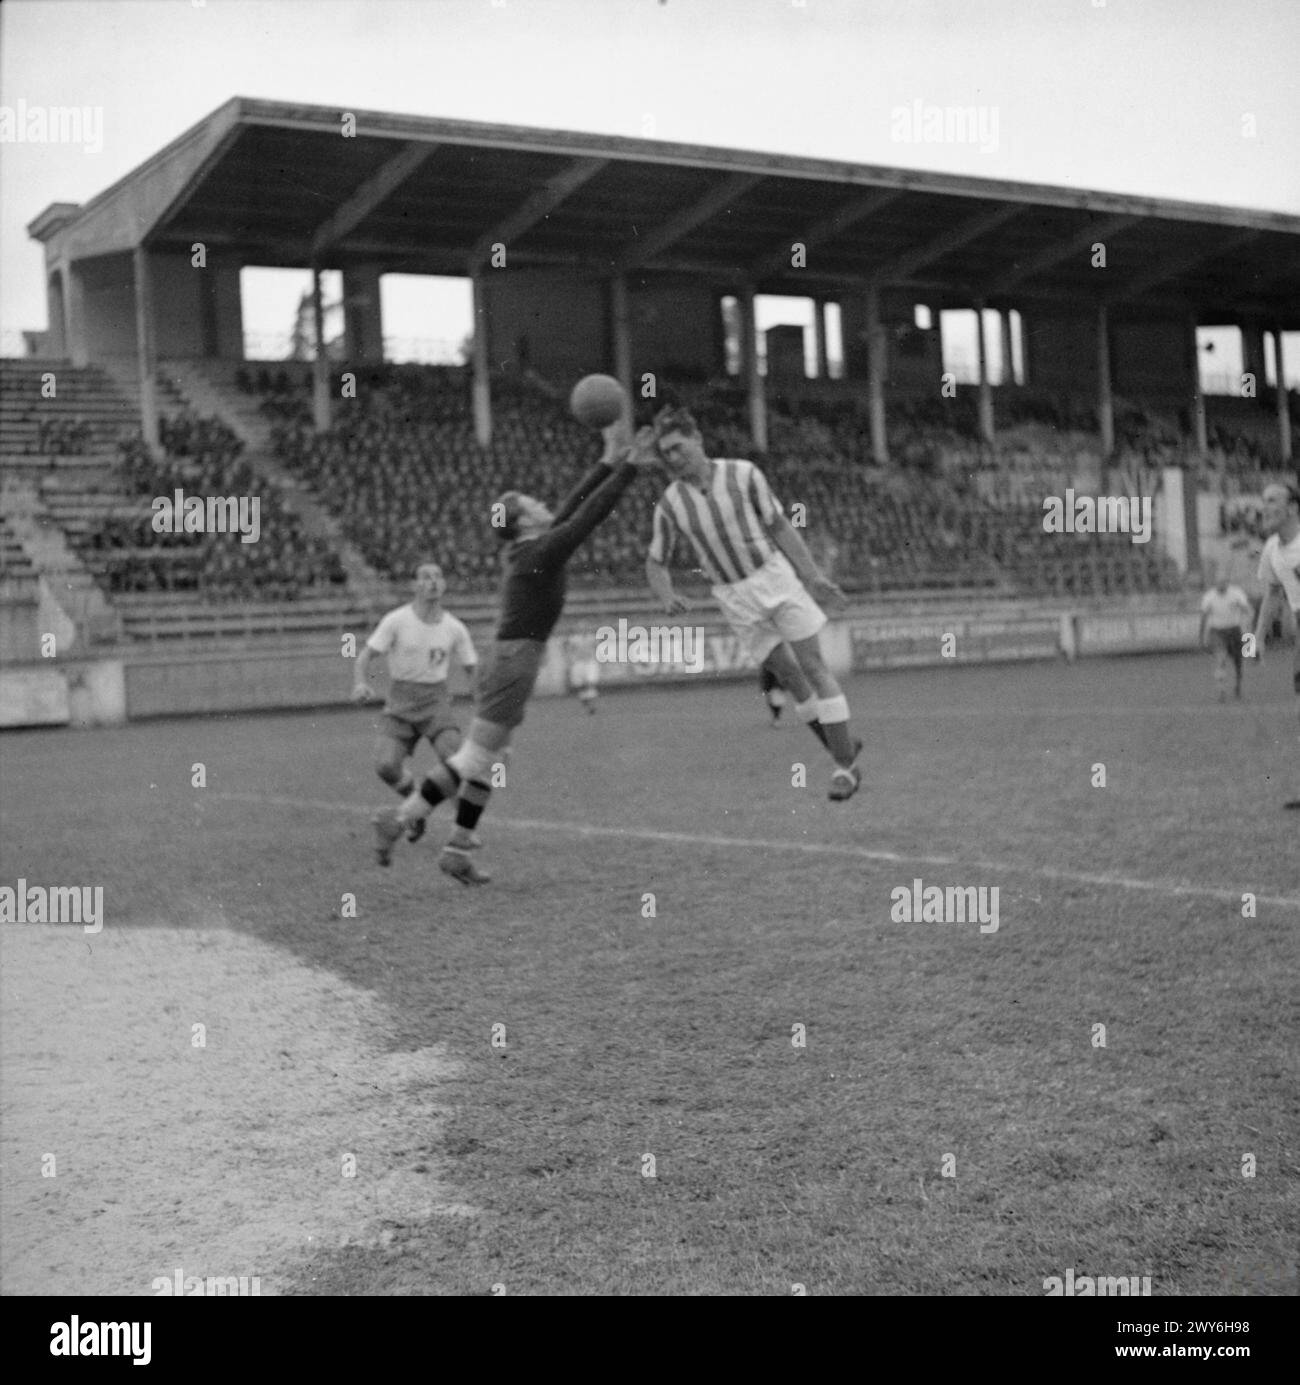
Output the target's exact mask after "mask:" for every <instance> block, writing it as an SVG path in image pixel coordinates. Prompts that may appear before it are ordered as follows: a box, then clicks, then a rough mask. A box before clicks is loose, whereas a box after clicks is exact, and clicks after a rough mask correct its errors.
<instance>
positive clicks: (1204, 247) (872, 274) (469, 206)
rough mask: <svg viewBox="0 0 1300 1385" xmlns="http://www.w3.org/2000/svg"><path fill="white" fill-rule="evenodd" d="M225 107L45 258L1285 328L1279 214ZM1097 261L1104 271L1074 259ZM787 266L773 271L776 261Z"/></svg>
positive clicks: (70, 216)
mask: <svg viewBox="0 0 1300 1385" xmlns="http://www.w3.org/2000/svg"><path fill="white" fill-rule="evenodd" d="M351 114H352V115H353V116H354V118H355V129H356V134H355V137H348V138H345V137H344V135H343V115H344V112H343V110H342V109H340V108H337V107H328V106H304V105H297V104H293V103H287V102H280V101H263V100H252V99H249V98H245V97H234V98H232V99H231V100H229V101H227V102H226V103H225V104H224V105H222V106H221V107H219V108H218V109H217V110H216V111H214V112H213V113H212V114H211V115H209V116H208V117H207V118H206V119H204V120H202V121H200V122H199V123H198V124H197V125H195V126H193V127H192V128H191V129H190V130H188V131H187V132H186V133H185V134H183V135H181V136H180V137H179V138H178V139H176V140H173V141H172V142H171V143H170V144H168V145H167V146H166V147H165V148H163V149H161V150H160V151H159V152H158V153H157V154H155V155H154V156H153V157H152V158H150V159H148V160H147V161H146V162H145V163H143V164H141V165H140V166H139V167H138V168H137V169H135V170H133V171H132V172H131V173H129V174H127V175H126V176H125V177H124V178H122V179H120V180H119V181H118V182H117V183H114V184H113V185H112V186H111V187H109V188H107V189H106V190H105V191H104V192H102V193H100V194H99V195H98V196H97V197H95V198H94V199H93V200H92V201H90V202H89V203H87V204H86V205H85V206H82V207H73V206H72V205H71V204H66V203H55V204H54V205H53V206H51V207H50V208H47V209H46V211H44V212H42V213H41V215H40V216H39V217H37V218H36V219H35V220H33V221H32V222H31V223H30V225H29V226H28V232H29V234H30V235H32V236H33V237H34V238H36V239H38V240H41V241H43V242H46V243H47V247H48V249H49V250H50V251H54V252H56V253H57V254H58V255H59V257H60V258H63V257H66V258H71V259H79V258H82V257H87V256H94V255H103V254H109V253H113V252H119V251H123V250H128V249H132V248H134V247H135V246H137V245H139V244H147V245H148V246H150V247H152V248H158V249H175V250H182V249H183V250H185V251H186V252H187V253H188V251H189V249H190V246H191V245H192V244H193V242H195V241H203V242H204V243H205V244H206V245H207V246H208V247H209V249H210V250H211V249H219V250H224V251H228V252H230V253H232V254H237V255H239V256H240V257H242V258H243V259H244V260H245V262H247V263H254V264H264V265H284V266H305V265H308V264H311V263H313V262H315V263H317V264H319V265H320V266H321V267H322V268H344V267H347V266H350V265H355V264H360V263H378V264H379V265H380V266H381V268H382V269H383V270H384V271H385V272H405V273H426V274H465V273H467V272H468V270H469V267H470V266H471V264H476V263H483V262H484V260H485V258H486V256H487V255H488V254H489V252H490V247H491V246H492V244H493V243H494V242H497V241H500V242H504V243H505V244H506V246H507V249H508V256H509V263H510V264H511V265H514V266H541V267H552V268H555V269H557V270H564V271H568V272H574V271H578V272H582V273H589V274H596V275H607V274H609V273H611V272H614V271H624V272H627V273H629V274H636V275H642V274H649V273H656V272H677V273H684V274H689V275H692V276H698V277H708V278H711V279H712V280H714V281H716V282H717V283H719V284H720V285H728V284H736V283H739V282H743V281H748V282H751V283H753V285H754V286H755V288H756V289H757V290H758V291H759V292H767V293H811V292H826V293H834V292H836V291H844V290H848V289H852V288H854V287H860V286H862V285H864V284H866V283H867V282H870V281H873V280H874V281H875V282H877V283H879V284H881V285H882V286H897V287H904V288H911V289H915V290H917V291H918V292H919V293H923V294H925V296H926V301H929V302H931V303H933V304H935V305H936V306H944V305H947V306H959V305H969V304H970V303H971V302H972V301H973V300H974V299H976V298H982V299H984V300H985V301H986V302H987V303H988V304H989V305H990V306H1012V305H1014V304H1015V303H1017V302H1019V301H1021V300H1028V299H1039V298H1042V299H1059V300H1061V301H1062V302H1066V303H1069V302H1073V303H1075V304H1078V303H1079V302H1080V300H1084V301H1089V300H1094V299H1096V298H1098V297H1105V298H1107V299H1110V300H1111V301H1113V302H1114V303H1115V304H1116V305H1117V307H1122V306H1124V305H1126V304H1132V305H1134V306H1135V307H1137V306H1141V307H1143V308H1148V309H1157V308H1168V309H1171V310H1186V309H1188V308H1191V309H1193V310H1195V312H1196V313H1197V316H1198V318H1199V320H1200V321H1201V322H1203V323H1209V322H1232V321H1239V320H1241V319H1243V318H1246V317H1259V318H1260V319H1261V320H1262V321H1263V323H1264V325H1266V326H1267V325H1280V326H1282V327H1283V328H1285V329H1288V330H1290V329H1296V328H1300V217H1296V216H1289V215H1285V214H1283V213H1277V212H1264V211H1251V210H1244V209H1241V208H1236V207H1220V206H1213V205H1209V204H1201V203H1190V202H1174V201H1168V200H1163V199H1158V198H1152V197H1137V196H1132V195H1129V194H1124V193H1113V192H1095V191H1088V190H1083V189H1079V188H1069V187H1056V186H1048V185H1036V184H1030V183H1015V182H1009V181H1005V180H995V179H984V178H972V177H967V176H961V175H958V174H950V173H933V172H922V171H919V170H915V169H902V168H890V167H885V166H882V165H871V164H851V163H843V162H838V161H833V160H827V159H810V158H797V157H792V156H788V155H780V154H764V153H755V152H751V151H747V150H737V149H718V148H708V147H704V146H699V145H686V144H673V143H665V142H661V141H657V140H647V139H628V138H621V137H616V136H608V135H589V134H577V133H573V132H571V131H564V130H540V129H530V128H527V127H523V126H511V125H487V124H478V123H475V122H470V121H459V120H442V119H438V118H434V117H426V116H408V115H394V114H389V113H386V112H379V111H353V112H351ZM1096 240H1104V241H1105V243H1106V246H1107V256H1108V268H1107V269H1106V270H1105V271H1098V270H1096V269H1094V268H1093V267H1092V265H1091V255H1090V247H1091V245H1092V244H1093V242H1094V241H1096ZM796 241H798V242H802V243H804V244H805V245H806V247H807V267H806V268H803V269H794V268H791V266H790V259H791V246H792V244H793V243H794V242H796Z"/></svg>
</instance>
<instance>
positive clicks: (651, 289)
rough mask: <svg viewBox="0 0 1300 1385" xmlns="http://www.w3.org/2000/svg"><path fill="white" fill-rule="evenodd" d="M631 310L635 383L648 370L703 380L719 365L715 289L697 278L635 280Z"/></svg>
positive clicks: (630, 294)
mask: <svg viewBox="0 0 1300 1385" xmlns="http://www.w3.org/2000/svg"><path fill="white" fill-rule="evenodd" d="M628 310H629V311H628V316H629V317H630V319H631V322H630V325H629V329H628V335H629V336H630V338H631V342H632V372H633V377H634V379H633V383H634V385H639V381H640V376H641V375H642V374H644V373H645V372H646V371H651V372H653V373H654V374H655V375H657V376H660V377H661V378H665V379H668V380H670V381H671V380H679V379H681V378H682V377H683V376H688V377H698V378H701V379H703V378H707V377H708V376H709V375H711V374H713V373H715V372H716V371H717V370H718V369H719V366H720V363H721V360H722V309H721V306H720V304H719V302H718V297H717V295H716V294H715V293H714V291H713V290H712V289H711V288H708V287H707V286H704V285H701V284H699V283H693V282H682V283H674V282H664V283H661V282H659V281H656V282H654V283H652V284H638V283H636V282H633V283H632V285H631V286H630V287H629V291H628ZM608 365H609V366H612V365H613V362H612V361H610V362H609V363H608ZM607 368H608V367H607Z"/></svg>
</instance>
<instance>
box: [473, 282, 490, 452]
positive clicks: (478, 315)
mask: <svg viewBox="0 0 1300 1385" xmlns="http://www.w3.org/2000/svg"><path fill="white" fill-rule="evenodd" d="M469 283H470V291H471V293H472V294H473V306H474V336H473V338H472V342H471V352H472V354H471V358H470V359H471V368H472V373H473V383H472V384H471V386H470V391H471V395H472V399H473V405H474V438H475V441H476V442H477V443H478V445H479V446H480V447H485V448H486V447H490V446H491V445H492V385H491V380H490V378H489V376H488V311H487V299H486V297H485V295H484V293H483V271H482V269H481V268H480V267H479V265H478V264H476V263H474V262H471V263H470V267H469Z"/></svg>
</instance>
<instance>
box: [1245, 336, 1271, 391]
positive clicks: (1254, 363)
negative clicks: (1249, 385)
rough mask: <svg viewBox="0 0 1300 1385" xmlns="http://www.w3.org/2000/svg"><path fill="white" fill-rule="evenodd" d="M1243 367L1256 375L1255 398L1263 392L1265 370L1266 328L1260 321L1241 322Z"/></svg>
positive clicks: (1247, 371) (1250, 373) (1247, 372)
mask: <svg viewBox="0 0 1300 1385" xmlns="http://www.w3.org/2000/svg"><path fill="white" fill-rule="evenodd" d="M1241 368H1242V370H1243V371H1244V372H1245V373H1246V374H1247V375H1253V376H1254V377H1255V398H1256V399H1258V398H1260V396H1261V395H1262V394H1263V391H1264V385H1265V383H1266V382H1265V378H1264V376H1265V371H1264V328H1263V326H1262V325H1261V324H1260V323H1258V322H1243V323H1242V324H1241Z"/></svg>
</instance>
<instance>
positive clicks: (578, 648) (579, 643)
mask: <svg viewBox="0 0 1300 1385" xmlns="http://www.w3.org/2000/svg"><path fill="white" fill-rule="evenodd" d="M566 650H567V653H568V656H569V688H570V690H571V691H573V692H575V693H576V694H577V696H578V701H579V702H580V703H582V705H583V706H584V707H585V708H586V709H587V714H588V715H589V716H595V715H596V699H597V698H598V697H599V696H600V663H599V661H598V660H597V658H596V637H595V636H594V635H570V636H569V638H568V641H567V642H566Z"/></svg>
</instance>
